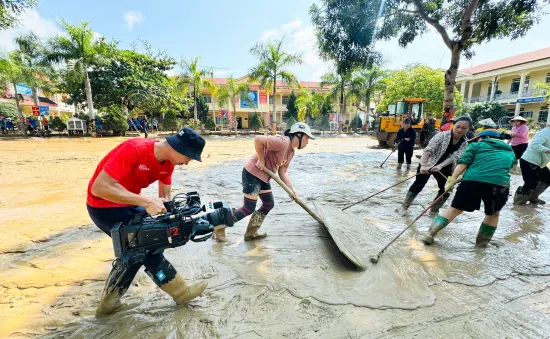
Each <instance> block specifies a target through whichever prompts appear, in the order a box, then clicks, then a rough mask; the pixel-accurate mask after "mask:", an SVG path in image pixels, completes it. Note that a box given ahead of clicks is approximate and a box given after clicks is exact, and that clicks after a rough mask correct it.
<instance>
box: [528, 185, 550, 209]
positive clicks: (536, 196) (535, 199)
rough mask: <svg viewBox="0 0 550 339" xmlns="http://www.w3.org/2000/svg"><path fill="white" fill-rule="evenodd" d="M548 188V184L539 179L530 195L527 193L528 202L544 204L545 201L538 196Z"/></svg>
mask: <svg viewBox="0 0 550 339" xmlns="http://www.w3.org/2000/svg"><path fill="white" fill-rule="evenodd" d="M547 188H548V184H547V183H544V182H542V181H539V183H538V184H537V187H535V189H534V190H533V191H532V192H531V195H529V203H530V204H537V205H544V204H546V201H544V200H542V199H539V196H540V195H541V194H542V193H544V191H546V189H547Z"/></svg>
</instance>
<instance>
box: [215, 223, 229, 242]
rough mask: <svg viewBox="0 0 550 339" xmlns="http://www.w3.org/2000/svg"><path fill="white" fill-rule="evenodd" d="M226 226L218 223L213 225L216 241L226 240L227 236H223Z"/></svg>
mask: <svg viewBox="0 0 550 339" xmlns="http://www.w3.org/2000/svg"><path fill="white" fill-rule="evenodd" d="M226 228H227V226H225V225H218V226H216V227H214V239H216V241H218V242H226V241H227V237H226V236H225V229H226Z"/></svg>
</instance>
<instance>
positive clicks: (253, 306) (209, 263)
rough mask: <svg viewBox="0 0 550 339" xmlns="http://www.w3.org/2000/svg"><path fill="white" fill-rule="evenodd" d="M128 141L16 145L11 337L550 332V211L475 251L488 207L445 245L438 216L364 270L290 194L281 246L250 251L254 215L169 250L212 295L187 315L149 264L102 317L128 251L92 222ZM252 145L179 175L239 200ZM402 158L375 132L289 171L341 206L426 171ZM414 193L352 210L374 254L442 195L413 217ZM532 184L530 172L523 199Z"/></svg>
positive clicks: (312, 149)
mask: <svg viewBox="0 0 550 339" xmlns="http://www.w3.org/2000/svg"><path fill="white" fill-rule="evenodd" d="M123 140H124V139H122V138H106V139H71V140H67V139H62V140H53V139H50V140H44V139H31V140H2V141H0V146H1V149H2V152H1V161H0V174H1V175H0V232H1V233H0V337H47V338H49V337H51V338H54V337H55V338H63V337H71V338H89V337H96V338H103V337H109V338H127V337H137V336H139V337H143V338H216V337H219V338H385V337H392V338H395V337H397V338H401V337H402V338H411V337H418V338H440V337H460V338H544V337H550V322H549V321H548V319H549V317H550V290H549V286H550V278H549V275H550V257H549V254H550V237H549V236H548V233H549V230H548V228H549V227H550V213H549V212H550V206H549V205H546V206H544V207H537V208H531V207H513V206H512V204H511V199H510V200H509V202H508V204H507V205H506V207H505V209H504V210H503V212H502V214H501V222H500V224H499V228H498V230H497V233H496V234H495V237H494V240H495V241H494V242H492V244H491V245H490V246H489V247H488V248H486V249H477V248H475V247H474V243H475V236H476V233H477V229H478V227H479V224H480V222H481V220H482V218H483V213H481V212H476V213H466V214H464V215H462V216H460V217H459V218H458V219H457V220H455V222H453V223H452V224H451V225H450V226H449V227H448V228H447V229H445V230H444V231H443V232H441V234H440V235H439V236H438V238H437V239H436V241H437V242H436V244H435V245H434V246H431V247H426V246H424V245H422V243H421V242H419V241H418V240H417V238H418V233H420V232H423V231H425V230H426V229H427V228H428V226H429V223H430V221H431V219H430V217H429V216H425V217H423V218H421V219H420V220H419V221H418V223H417V224H416V225H415V226H413V227H412V228H411V230H410V231H407V232H406V233H405V234H404V235H403V236H402V238H400V239H399V240H398V241H397V242H396V243H395V244H394V245H393V246H392V247H390V249H389V250H388V251H387V252H386V253H385V254H384V255H383V257H382V259H381V260H380V262H379V263H378V265H376V266H372V265H369V266H368V268H367V270H366V271H364V272H358V271H354V270H353V268H352V267H351V266H350V264H349V263H348V262H347V261H346V260H345V259H344V258H343V257H342V256H341V255H340V254H339V252H338V250H337V248H336V247H335V245H334V244H333V242H332V241H331V239H330V236H329V235H328V232H327V231H326V230H325V229H323V228H322V227H321V226H319V225H318V224H317V223H316V222H315V221H314V220H313V219H312V218H311V217H310V216H309V215H308V214H307V213H305V212H304V211H302V210H301V209H300V207H299V206H297V205H296V204H295V203H294V202H293V201H292V200H290V198H288V196H287V195H286V193H284V191H283V190H282V189H280V188H278V187H274V193H275V200H276V207H275V209H274V210H273V211H272V212H271V214H270V215H269V216H268V218H267V219H266V221H265V223H264V226H263V227H262V229H263V230H265V231H266V232H268V234H269V236H268V237H267V238H266V239H264V240H261V241H255V242H244V241H243V239H242V238H243V234H244V231H245V228H246V223H247V221H248V220H247V219H245V220H244V221H242V222H240V223H238V224H236V225H235V226H234V227H233V228H231V229H228V231H227V234H228V237H229V238H230V242H229V243H226V244H218V243H216V242H214V241H213V240H208V241H207V242H205V243H198V244H195V243H190V244H188V245H186V246H183V247H179V248H176V249H170V250H167V251H166V252H165V253H166V256H167V258H168V259H169V260H170V261H171V262H172V263H173V264H174V266H175V267H176V268H177V269H178V271H179V272H180V273H181V274H182V275H183V276H184V277H185V278H186V279H187V280H189V281H190V282H197V281H203V280H204V281H208V283H209V285H208V288H207V290H206V292H205V293H204V295H203V296H201V297H199V298H197V299H195V300H193V301H191V302H190V303H189V305H187V306H176V305H175V304H174V303H173V302H172V300H171V299H169V297H168V296H167V295H165V294H164V293H163V292H162V291H160V290H159V289H158V288H157V287H156V286H155V285H154V284H153V283H152V282H151V281H150V279H149V277H147V275H146V274H145V273H144V272H143V271H141V272H140V273H139V274H138V275H137V277H136V279H135V280H134V283H133V285H132V287H131V288H130V290H129V292H128V293H127V295H126V296H125V297H124V298H123V302H124V303H125V306H124V308H123V309H122V310H121V311H120V312H118V313H117V314H115V315H113V316H110V317H106V318H101V319H98V318H95V316H94V311H95V308H96V306H97V304H98V301H99V296H100V293H101V290H102V288H103V284H104V279H105V278H106V276H107V275H108V272H109V270H110V265H111V260H112V259H113V252H112V245H111V241H110V238H108V237H107V236H105V235H104V234H103V233H102V232H100V231H99V229H97V228H96V227H95V226H94V225H91V222H90V220H89V218H88V215H87V213H86V209H85V194H86V186H87V183H88V180H89V177H90V176H91V174H92V173H93V171H94V169H95V166H96V164H97V162H99V160H100V159H101V157H102V156H103V155H104V154H106V153H107V152H108V151H109V150H110V149H111V148H112V147H114V146H115V145H116V144H118V143H120V142H121V141H123ZM251 151H252V142H251V139H250V138H247V139H227V138H222V137H217V138H210V139H209V140H208V142H207V148H206V149H205V152H204V156H203V158H204V162H203V163H202V164H198V163H192V164H191V165H190V166H188V167H181V168H177V169H176V171H175V173H174V183H173V188H174V192H175V193H176V192H185V191H191V190H197V191H199V192H200V194H201V195H202V197H203V201H206V200H210V199H214V200H217V199H223V200H227V201H228V202H229V203H230V204H231V205H232V206H233V207H239V206H240V205H241V202H242V195H241V193H240V191H241V186H240V181H241V170H242V165H243V163H244V161H245V160H246V158H247V157H248V156H250V155H251ZM417 152H418V151H417ZM387 154H388V151H387V150H380V149H377V147H376V146H375V142H374V141H373V140H371V139H368V138H365V137H360V138H355V137H348V138H326V139H325V138H322V139H318V140H315V141H312V142H310V145H309V146H308V147H307V149H306V150H304V151H299V152H298V154H297V155H296V157H295V158H294V160H293V164H292V166H291V168H290V170H289V172H290V176H291V179H292V180H293V183H294V186H295V187H296V189H297V190H298V193H299V195H300V196H301V197H302V198H303V199H304V200H305V201H306V202H307V203H308V204H312V203H313V202H316V203H319V204H320V205H323V204H324V205H327V206H328V205H330V206H331V207H339V208H340V207H343V206H345V205H346V204H348V203H351V202H354V201H357V200H360V199H361V198H363V197H365V196H367V195H369V194H371V193H374V192H376V191H378V190H381V189H383V188H385V187H387V186H390V185H391V184H393V183H395V182H397V181H399V180H402V179H404V178H406V177H407V176H408V175H411V174H413V173H410V172H406V171H401V172H399V171H396V170H395V168H394V167H393V166H395V162H396V157H395V156H393V157H392V158H390V160H389V161H388V163H387V166H386V167H384V168H380V167H379V164H380V163H381V162H382V161H383V159H384V158H385V157H386V155H387ZM414 161H415V162H417V161H418V160H417V159H416V158H415V159H414ZM409 184H410V182H409V183H407V184H404V185H401V186H397V187H396V188H395V189H392V190H389V191H387V192H385V193H383V194H381V195H379V196H377V197H376V198H373V199H371V200H370V201H368V202H366V203H364V204H359V205H357V206H355V207H353V208H351V209H349V210H347V212H349V215H350V218H354V219H352V220H351V221H349V220H347V221H346V222H347V223H349V228H350V229H351V230H352V232H353V231H355V230H356V237H357V242H358V243H360V244H361V245H362V246H361V251H363V252H364V253H365V254H366V253H372V254H375V253H376V252H377V251H378V250H379V249H380V248H381V247H382V246H383V245H384V244H385V242H387V241H389V240H390V239H391V238H392V237H393V236H394V235H396V234H397V233H399V232H400V231H401V230H402V229H403V228H404V227H405V226H406V225H407V224H408V223H409V222H411V221H412V220H413V219H414V217H415V216H416V215H418V214H419V213H420V212H421V211H422V210H423V207H424V206H427V205H428V204H429V203H430V201H431V199H433V197H434V196H435V194H436V190H437V189H436V187H435V182H430V183H429V184H428V185H427V187H426V188H425V189H424V191H423V192H422V193H421V194H420V195H419V197H418V199H417V201H416V202H415V204H414V205H413V206H412V207H411V210H410V213H409V215H407V216H404V217H399V216H397V215H396V214H395V213H394V212H393V210H394V208H396V207H397V206H398V205H399V203H400V202H401V200H402V199H403V196H404V194H405V192H406V190H407V186H408V185H409ZM520 184H521V180H520V177H519V176H518V175H514V176H513V178H512V186H513V187H512V189H511V191H512V192H514V191H515V189H516V187H517V186H518V185H520ZM275 185H276V184H275V183H273V186H275ZM144 194H151V195H153V194H155V191H154V189H153V188H150V189H147V190H145V191H144ZM543 198H550V196H549V194H545V197H543Z"/></svg>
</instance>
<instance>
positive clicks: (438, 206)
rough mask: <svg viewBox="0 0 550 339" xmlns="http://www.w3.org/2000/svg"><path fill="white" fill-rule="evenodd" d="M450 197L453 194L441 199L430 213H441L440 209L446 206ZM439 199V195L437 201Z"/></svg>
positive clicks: (447, 194) (445, 195)
mask: <svg viewBox="0 0 550 339" xmlns="http://www.w3.org/2000/svg"><path fill="white" fill-rule="evenodd" d="M450 196H451V193H445V194H444V195H443V197H441V199H439V200H438V201H437V202H436V203H435V204H433V206H432V208H430V213H432V214H437V213H439V209H440V208H441V207H442V206H443V205H444V204H445V202H446V201H447V200H448V199H449V197H450ZM438 197H439V195H437V197H435V199H437V198H438ZM435 199H434V200H435Z"/></svg>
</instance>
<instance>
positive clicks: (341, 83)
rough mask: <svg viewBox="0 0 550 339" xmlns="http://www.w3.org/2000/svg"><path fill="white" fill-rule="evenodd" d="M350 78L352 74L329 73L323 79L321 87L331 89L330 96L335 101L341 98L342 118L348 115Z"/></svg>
mask: <svg viewBox="0 0 550 339" xmlns="http://www.w3.org/2000/svg"><path fill="white" fill-rule="evenodd" d="M350 78H351V75H350V74H344V75H342V74H341V73H338V72H334V73H327V74H325V75H323V76H322V77H321V87H325V86H329V87H330V90H329V93H328V96H329V97H330V98H331V99H333V100H335V99H337V98H339V101H340V113H341V114H342V117H343V116H344V115H345V114H346V99H347V95H346V83H349V81H350Z"/></svg>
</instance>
